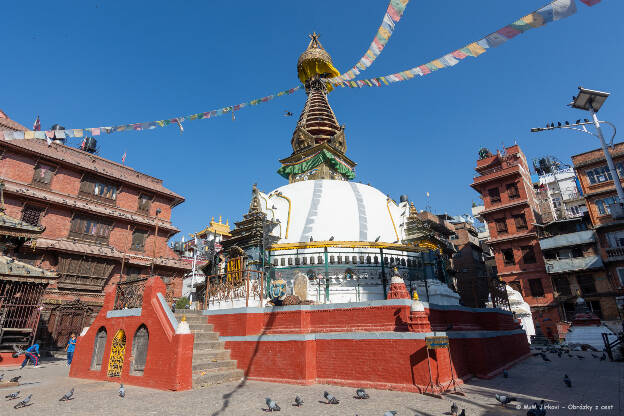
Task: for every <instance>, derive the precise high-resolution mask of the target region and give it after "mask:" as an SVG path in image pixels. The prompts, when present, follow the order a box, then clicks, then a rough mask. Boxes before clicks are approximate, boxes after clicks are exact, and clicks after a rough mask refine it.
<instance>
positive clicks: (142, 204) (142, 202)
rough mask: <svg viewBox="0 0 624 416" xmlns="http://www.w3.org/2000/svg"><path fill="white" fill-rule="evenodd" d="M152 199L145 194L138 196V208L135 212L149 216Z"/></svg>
mask: <svg viewBox="0 0 624 416" xmlns="http://www.w3.org/2000/svg"><path fill="white" fill-rule="evenodd" d="M152 199H153V197H152V196H150V195H146V194H141V195H139V207H138V208H137V210H138V211H139V212H141V213H143V214H146V215H149V212H150V207H151V206H152Z"/></svg>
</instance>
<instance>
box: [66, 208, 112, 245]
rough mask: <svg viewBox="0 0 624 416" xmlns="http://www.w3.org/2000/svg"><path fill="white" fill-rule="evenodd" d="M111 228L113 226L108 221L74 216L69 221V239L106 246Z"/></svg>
mask: <svg viewBox="0 0 624 416" xmlns="http://www.w3.org/2000/svg"><path fill="white" fill-rule="evenodd" d="M112 228H113V224H112V223H111V222H110V221H106V220H104V219H101V218H97V217H90V216H86V215H76V216H74V218H72V220H71V225H70V228H69V237H70V238H75V239H78V240H85V241H94V242H96V243H100V244H106V243H108V237H109V236H110V232H111V229H112Z"/></svg>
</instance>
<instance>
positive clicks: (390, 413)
mask: <svg viewBox="0 0 624 416" xmlns="http://www.w3.org/2000/svg"><path fill="white" fill-rule="evenodd" d="M396 414H397V412H396V410H388V411H387V412H386V413H384V416H394V415H396Z"/></svg>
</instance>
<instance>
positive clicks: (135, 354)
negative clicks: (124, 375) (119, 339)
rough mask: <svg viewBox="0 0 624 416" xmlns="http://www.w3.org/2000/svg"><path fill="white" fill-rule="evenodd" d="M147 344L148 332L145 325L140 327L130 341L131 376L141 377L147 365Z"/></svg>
mask: <svg viewBox="0 0 624 416" xmlns="http://www.w3.org/2000/svg"><path fill="white" fill-rule="evenodd" d="M148 344H149V332H148V331H147V327H146V326H145V325H141V326H140V327H139V329H137V331H136V332H135V333H134V338H133V339H132V374H134V375H141V376H142V375H143V371H144V370H145V365H146V364H147V347H148Z"/></svg>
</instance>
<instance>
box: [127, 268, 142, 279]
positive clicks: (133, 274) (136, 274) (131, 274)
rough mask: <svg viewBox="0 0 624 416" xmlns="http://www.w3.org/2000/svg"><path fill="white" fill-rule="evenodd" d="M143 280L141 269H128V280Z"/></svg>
mask: <svg viewBox="0 0 624 416" xmlns="http://www.w3.org/2000/svg"><path fill="white" fill-rule="evenodd" d="M140 278H141V269H139V268H138V267H128V268H127V269H126V280H130V281H132V280H138V279H140Z"/></svg>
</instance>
